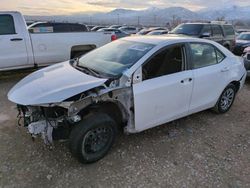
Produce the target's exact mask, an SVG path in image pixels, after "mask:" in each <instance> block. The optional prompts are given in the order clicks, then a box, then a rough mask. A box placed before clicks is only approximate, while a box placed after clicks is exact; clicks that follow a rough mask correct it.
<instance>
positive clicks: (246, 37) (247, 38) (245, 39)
mask: <svg viewBox="0 0 250 188" xmlns="http://www.w3.org/2000/svg"><path fill="white" fill-rule="evenodd" d="M248 46H250V32H246V33H241V34H240V35H239V36H238V37H237V39H236V44H235V48H234V51H233V52H234V54H235V55H239V56H241V55H242V54H243V51H244V49H245V48H246V47H248Z"/></svg>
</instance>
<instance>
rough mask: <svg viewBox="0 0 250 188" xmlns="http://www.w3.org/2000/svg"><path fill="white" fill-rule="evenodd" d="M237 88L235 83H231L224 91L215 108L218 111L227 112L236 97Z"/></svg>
mask: <svg viewBox="0 0 250 188" xmlns="http://www.w3.org/2000/svg"><path fill="white" fill-rule="evenodd" d="M235 95H236V88H235V86H234V85H233V84H229V85H228V86H227V87H226V88H225V89H224V91H223V92H222V94H221V96H220V98H219V100H218V102H217V103H216V105H215V107H214V110H215V111H216V112H217V113H225V112H227V111H228V110H229V109H230V108H231V106H232V104H233V102H234V99H235Z"/></svg>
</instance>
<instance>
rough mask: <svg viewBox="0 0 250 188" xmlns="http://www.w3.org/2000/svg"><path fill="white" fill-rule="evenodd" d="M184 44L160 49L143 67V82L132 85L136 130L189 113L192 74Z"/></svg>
mask: <svg viewBox="0 0 250 188" xmlns="http://www.w3.org/2000/svg"><path fill="white" fill-rule="evenodd" d="M185 59H186V58H185V48H184V46H183V45H177V46H172V47H169V48H167V49H164V50H161V51H160V52H159V53H157V55H155V56H154V57H152V58H151V59H150V60H149V61H148V62H147V63H146V64H145V65H143V66H142V74H143V81H142V82H139V83H136V84H134V85H133V92H134V105H135V106H134V108H135V129H136V131H142V130H145V129H148V128H151V127H154V126H157V125H160V124H163V123H166V122H169V121H171V120H174V119H177V118H179V117H182V116H185V115H186V114H187V113H188V109H189V103H190V99H191V93H192V86H193V73H192V71H191V70H185Z"/></svg>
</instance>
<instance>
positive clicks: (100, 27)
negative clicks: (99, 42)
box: [91, 26, 107, 31]
mask: <svg viewBox="0 0 250 188" xmlns="http://www.w3.org/2000/svg"><path fill="white" fill-rule="evenodd" d="M103 28H107V27H105V26H95V27H93V28H92V29H91V31H98V30H99V29H103Z"/></svg>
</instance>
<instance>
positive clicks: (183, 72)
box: [8, 36, 246, 163]
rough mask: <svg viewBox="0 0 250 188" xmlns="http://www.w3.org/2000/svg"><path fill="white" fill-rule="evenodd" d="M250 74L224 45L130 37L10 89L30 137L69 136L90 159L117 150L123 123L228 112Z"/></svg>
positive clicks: (135, 125) (129, 128) (131, 129)
mask: <svg viewBox="0 0 250 188" xmlns="http://www.w3.org/2000/svg"><path fill="white" fill-rule="evenodd" d="M245 78H246V70H245V68H244V65H243V63H242V62H241V61H239V59H238V58H236V57H235V56H234V55H233V54H232V53H231V52H230V51H228V50H227V49H226V48H224V47H222V46H221V45H219V44H217V43H215V42H212V41H208V40H203V39H195V38H188V37H176V36H172V37H166V36H164V37H161V36H159V37H156V36H153V37H151V36H143V37H129V38H124V39H120V40H117V41H115V42H112V43H110V44H107V45H105V46H103V47H101V48H99V49H96V50H94V51H92V52H90V53H88V54H86V55H84V56H82V57H81V58H79V59H74V60H71V61H68V62H64V63H61V64H57V65H53V66H50V67H47V68H44V69H41V70H39V71H37V72H34V73H32V74H31V75H29V76H27V77H26V78H24V79H23V80H21V81H20V82H19V83H18V84H17V85H16V86H14V87H13V88H12V89H11V91H10V92H9V94H8V98H9V100H11V101H13V102H14V103H16V104H18V109H19V112H20V114H21V117H20V118H23V119H24V121H23V122H24V126H27V127H28V130H29V132H30V133H31V135H33V136H36V135H39V134H41V135H42V136H43V138H44V141H45V142H46V143H51V142H52V141H53V140H58V139H65V138H69V142H70V150H71V152H72V154H73V155H74V156H76V157H77V158H78V159H79V161H81V162H83V163H91V162H95V161H97V160H99V159H101V158H102V157H104V156H105V155H106V153H107V152H108V151H109V149H110V148H111V146H112V144H113V142H114V140H115V136H116V132H117V129H118V127H121V126H122V127H123V129H124V131H125V132H126V133H137V132H141V131H143V130H146V129H149V128H152V127H155V126H158V125H161V124H164V123H167V122H170V121H172V120H176V119H178V118H181V117H184V116H188V115H190V114H193V113H196V112H199V111H202V110H206V109H210V108H213V109H214V110H215V111H216V112H218V113H225V112H227V111H228V110H229V109H230V107H231V106H232V104H233V102H234V99H235V96H236V94H237V92H238V91H239V90H240V89H241V88H242V86H243V84H244V82H245Z"/></svg>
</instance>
